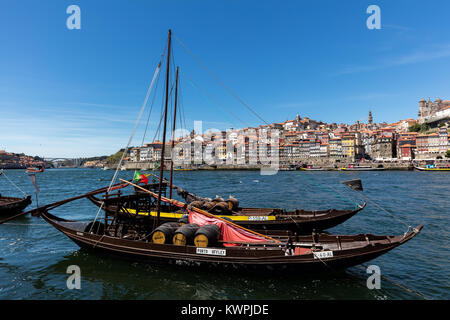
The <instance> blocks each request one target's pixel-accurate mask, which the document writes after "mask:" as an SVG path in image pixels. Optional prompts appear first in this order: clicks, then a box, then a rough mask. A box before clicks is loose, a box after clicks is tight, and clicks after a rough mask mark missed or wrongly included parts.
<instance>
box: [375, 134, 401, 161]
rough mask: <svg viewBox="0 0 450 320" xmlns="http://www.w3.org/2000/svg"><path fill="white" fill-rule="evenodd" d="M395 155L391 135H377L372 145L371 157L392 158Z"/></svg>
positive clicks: (393, 141)
mask: <svg viewBox="0 0 450 320" xmlns="http://www.w3.org/2000/svg"><path fill="white" fill-rule="evenodd" d="M396 157H397V152H396V144H395V139H394V138H393V137H392V136H386V135H382V136H378V137H377V138H376V140H375V144H374V145H373V146H372V158H374V159H379V160H381V159H392V158H396Z"/></svg>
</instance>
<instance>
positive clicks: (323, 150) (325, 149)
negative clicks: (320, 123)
mask: <svg viewBox="0 0 450 320" xmlns="http://www.w3.org/2000/svg"><path fill="white" fill-rule="evenodd" d="M329 156H330V145H329V144H328V143H321V144H320V151H319V157H321V158H328V157H329Z"/></svg>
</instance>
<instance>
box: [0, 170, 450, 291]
mask: <svg viewBox="0 0 450 320" xmlns="http://www.w3.org/2000/svg"><path fill="white" fill-rule="evenodd" d="M5 172H6V174H7V176H8V177H9V178H10V179H11V180H12V181H13V182H14V183H15V184H17V186H18V187H20V188H21V189H23V190H24V191H25V192H26V193H28V194H34V187H33V186H32V184H31V182H30V179H29V178H28V177H27V175H26V174H25V172H24V170H6V171H5ZM113 174H114V172H113V171H103V170H98V169H50V170H46V171H45V172H44V173H41V174H39V175H38V177H37V180H38V184H39V188H40V193H39V204H46V203H50V202H54V201H57V200H61V199H65V198H69V197H72V196H75V195H78V194H81V193H85V192H88V191H90V190H94V189H96V188H100V187H103V186H107V185H108V184H109V181H110V179H111V178H112V176H113ZM132 175H133V172H131V171H121V172H120V174H119V176H120V177H122V178H126V179H130V178H132ZM355 178H361V179H362V181H363V185H364V193H363V194H364V196H365V197H367V198H369V199H370V200H371V201H373V202H375V203H376V204H378V205H379V206H380V207H382V208H383V209H384V210H386V211H388V212H389V213H387V212H386V211H384V210H382V209H380V208H379V207H377V206H376V205H375V204H374V203H373V202H369V203H368V205H367V207H366V208H365V209H364V210H363V211H361V212H360V213H358V214H357V215H356V216H354V217H352V218H351V219H350V220H348V221H346V222H345V223H344V224H342V225H339V226H337V227H335V228H333V229H329V230H328V232H329V233H332V234H357V233H373V234H392V235H398V234H403V233H404V232H405V231H406V230H407V226H406V225H404V224H403V223H402V222H400V221H399V220H398V219H400V220H402V221H405V222H406V223H407V225H411V226H413V227H414V226H417V225H419V224H423V225H424V229H423V230H422V232H421V234H420V235H418V236H417V237H416V238H414V239H412V240H411V241H410V242H408V243H406V244H404V245H402V246H400V247H398V248H396V249H394V250H393V251H391V252H389V253H387V254H385V255H383V256H381V257H379V258H377V259H375V260H373V261H371V262H369V263H368V265H377V266H379V268H380V270H381V274H382V275H383V276H385V277H387V278H388V279H389V280H391V281H394V282H396V283H398V284H401V285H402V286H403V287H406V288H409V289H410V290H413V291H415V292H419V293H421V294H422V295H424V296H425V297H427V298H430V299H449V298H450V294H449V293H450V289H449V288H450V282H449V279H450V277H449V275H450V272H449V271H450V268H449V260H450V259H449V258H450V250H449V236H450V233H449V214H450V197H449V195H450V174H448V173H445V172H443V173H437V172H412V171H405V172H400V171H398V172H396V171H383V172H356V173H351V172H301V171H289V172H279V173H278V174H276V175H273V176H267V175H260V174H259V171H178V172H175V178H174V182H175V184H176V185H179V186H181V187H184V188H186V189H188V190H189V191H191V192H194V193H197V194H199V195H201V196H208V197H214V196H215V195H220V196H222V197H228V196H229V195H233V196H234V197H236V198H237V199H239V200H240V204H241V205H242V206H258V207H283V208H286V209H294V208H304V209H311V210H319V209H328V208H331V207H334V208H341V209H343V208H353V207H354V202H355V201H357V202H359V203H362V202H363V198H362V196H361V195H360V194H359V193H357V192H354V191H351V190H350V189H348V188H347V187H346V186H344V185H343V184H342V183H341V182H342V181H344V180H349V179H355ZM0 193H2V194H4V195H8V196H20V195H21V194H20V192H19V191H17V189H16V188H15V187H14V186H12V185H11V184H10V183H9V182H8V181H7V180H6V179H5V178H4V177H1V176H0ZM35 205H36V200H35V199H34V198H33V204H32V205H31V206H30V207H28V208H32V207H34V206H35ZM52 213H53V214H55V215H57V216H61V217H63V218H66V219H74V220H84V221H88V220H90V219H93V217H94V216H95V215H96V213H97V208H96V207H95V206H94V205H92V204H91V203H90V202H89V201H88V200H87V199H82V200H78V201H75V202H72V203H69V204H67V205H65V206H62V207H60V208H57V209H55V210H54V211H52ZM390 214H393V215H394V216H395V217H392V216H391V215H390ZM70 265H78V266H79V267H80V269H81V289H80V290H69V289H68V288H67V285H66V281H67V279H68V276H69V274H67V273H66V272H67V267H68V266H70ZM368 276H370V274H368V273H367V272H366V268H365V267H363V266H356V267H353V268H349V269H347V270H344V271H340V272H333V273H327V274H315V275H308V274H298V275H289V276H285V275H282V274H281V275H280V274H273V275H270V274H268V275H266V276H261V275H252V274H248V273H246V274H245V275H242V274H239V273H228V272H227V273H223V272H220V273H219V272H217V271H216V272H213V271H197V270H192V269H187V270H186V269H180V268H177V267H161V266H152V265H147V264H143V263H133V262H130V261H124V260H118V259H115V258H110V257H105V256H97V255H95V254H93V253H88V252H85V251H84V250H80V249H79V248H78V247H77V246H76V245H75V244H74V243H73V242H72V241H70V240H69V239H68V238H66V237H65V236H64V235H62V234H61V233H59V232H58V231H56V230H55V229H54V228H53V227H51V226H50V225H48V224H46V223H45V221H43V220H42V219H40V218H36V217H24V218H20V219H16V220H13V221H11V222H9V223H8V224H4V225H0V299H422V298H421V296H420V295H419V294H417V293H415V292H412V291H408V290H406V289H404V288H401V287H399V286H397V285H395V284H393V283H392V282H391V281H388V280H385V279H382V280H381V288H380V289H373V290H370V289H368V288H367V285H366V282H367V278H368Z"/></svg>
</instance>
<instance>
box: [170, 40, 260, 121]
mask: <svg viewBox="0 0 450 320" xmlns="http://www.w3.org/2000/svg"><path fill="white" fill-rule="evenodd" d="M172 36H173V37H174V38H175V39H176V40H177V41H178V42H179V43H180V44H181V46H182V47H183V48H184V49H185V50H186V51H187V52H188V53H189V54H190V55H191V56H192V57H193V58H194V59H195V60H197V62H198V63H199V64H200V65H201V66H202V67H203V69H205V70H206V71H207V72H208V73H209V74H210V75H211V76H212V77H213V78H214V79H216V81H217V82H218V83H219V84H220V85H221V86H222V87H224V88H225V89H226V90H227V91H228V92H229V93H230V94H231V95H232V96H233V97H235V98H236V99H237V100H238V101H239V102H240V103H241V104H242V105H243V106H244V107H246V108H247V109H248V110H249V111H250V112H252V113H253V114H254V115H255V116H256V117H257V118H258V119H259V120H261V121H262V122H264V123H265V124H268V123H267V122H266V121H265V120H264V119H263V118H262V117H261V116H260V115H259V114H258V113H256V111H254V110H253V109H252V108H251V107H250V106H249V105H248V104H246V103H245V102H244V101H243V100H242V99H241V98H239V96H238V95H237V94H235V93H234V92H233V91H232V90H231V89H230V88H229V87H227V86H226V85H225V84H224V83H223V82H222V81H221V80H220V79H219V78H218V77H217V76H216V75H215V74H214V73H213V72H212V71H211V70H210V69H209V68H208V67H207V66H206V65H205V64H204V63H203V62H202V61H201V60H200V59H199V58H198V57H197V56H196V55H195V54H194V53H193V52H192V51H191V50H190V49H189V48H188V47H187V46H186V45H185V44H184V43H183V42H182V41H181V40H180V39H178V37H177V36H176V35H175V34H172Z"/></svg>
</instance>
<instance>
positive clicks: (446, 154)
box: [445, 149, 450, 158]
mask: <svg viewBox="0 0 450 320" xmlns="http://www.w3.org/2000/svg"><path fill="white" fill-rule="evenodd" d="M445 157H446V158H450V149H448V150H447V152H446V153H445Z"/></svg>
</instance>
